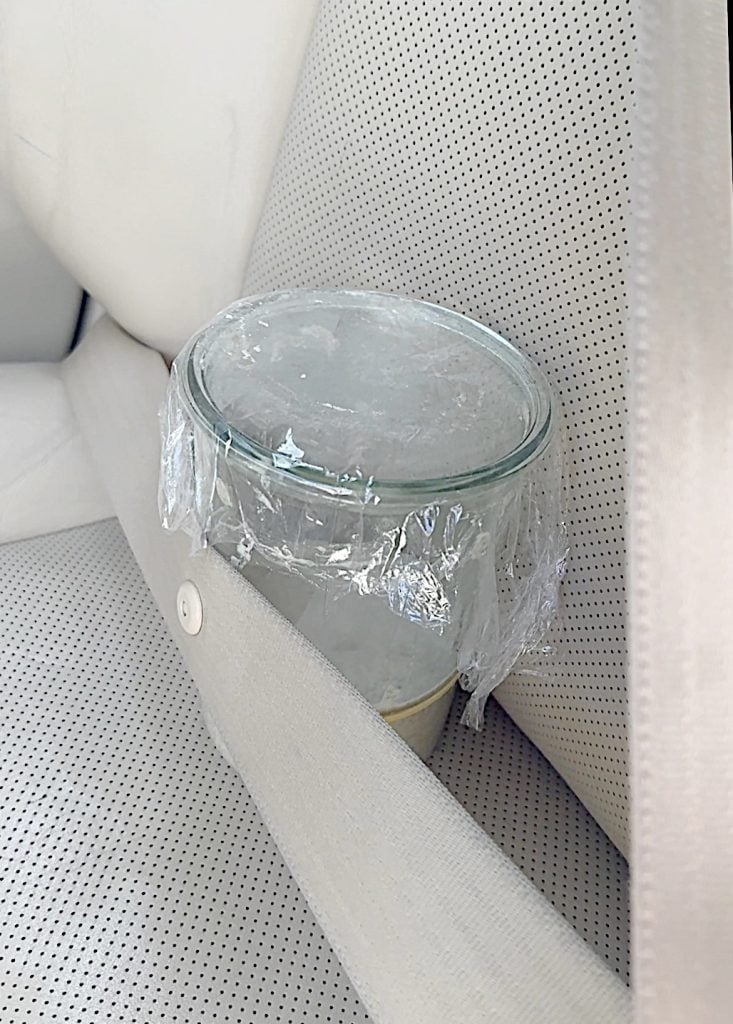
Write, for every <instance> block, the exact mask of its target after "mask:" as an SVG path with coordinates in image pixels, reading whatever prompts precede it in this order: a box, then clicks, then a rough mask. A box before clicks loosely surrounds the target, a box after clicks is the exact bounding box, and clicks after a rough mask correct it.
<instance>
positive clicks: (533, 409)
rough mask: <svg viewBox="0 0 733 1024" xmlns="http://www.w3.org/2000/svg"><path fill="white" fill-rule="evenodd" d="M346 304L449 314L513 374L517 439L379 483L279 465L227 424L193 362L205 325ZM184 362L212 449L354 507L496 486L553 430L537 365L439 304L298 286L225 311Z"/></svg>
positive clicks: (189, 394) (191, 398)
mask: <svg viewBox="0 0 733 1024" xmlns="http://www.w3.org/2000/svg"><path fill="white" fill-rule="evenodd" d="M346 298H348V299H351V300H355V301H362V302H364V303H368V302H370V301H371V302H375V301H379V302H383V301H384V299H386V298H388V299H390V300H394V301H395V302H397V303H400V304H402V303H409V304H412V305H417V306H419V307H420V308H421V309H423V310H424V311H429V310H433V311H435V312H439V313H440V314H441V315H442V316H446V314H448V315H449V317H450V319H451V322H452V323H454V324H455V326H456V329H457V330H460V329H461V328H463V333H464V335H465V337H466V338H467V339H468V340H470V341H472V342H474V343H475V344H476V345H477V347H479V348H480V347H483V348H485V349H486V350H487V351H488V352H489V354H491V355H492V356H493V357H494V358H498V359H499V360H500V361H501V362H502V364H503V366H504V368H505V369H506V370H509V371H510V372H511V373H512V374H513V376H514V378H515V380H516V381H518V382H520V383H521V384H522V386H523V390H524V392H525V394H526V395H527V397H528V399H529V412H530V416H529V421H528V425H527V429H526V431H525V432H524V436H523V438H522V439H521V441H520V442H519V443H518V444H516V445H515V446H514V447H513V448H512V449H511V450H510V451H508V452H507V453H506V454H505V455H503V456H502V457H501V458H499V459H497V460H494V461H492V462H490V463H488V464H485V465H481V466H477V467H475V468H473V469H470V470H467V471H463V472H461V473H457V474H447V475H445V476H440V477H431V478H425V479H410V480H400V479H377V478H374V477H369V478H366V477H362V476H355V475H353V474H336V473H334V472H333V471H330V470H328V469H327V468H325V467H320V466H311V465H305V464H294V465H286V466H284V465H282V464H280V462H279V461H278V460H277V458H276V455H277V453H276V452H275V451H273V449H272V448H269V447H268V446H266V445H263V444H261V443H260V442H258V441H256V440H255V439H254V438H252V437H249V436H248V435H247V434H245V433H243V432H242V431H240V430H239V429H238V428H237V427H235V426H234V425H233V424H232V423H230V422H228V421H227V419H226V418H225V417H224V415H223V414H222V412H221V411H220V410H219V408H218V407H217V404H216V402H215V401H214V400H213V398H212V397H211V394H210V392H209V389H208V388H207V386H206V380H205V377H204V375H203V374H202V373H201V372H200V364H201V360H200V358H197V357H198V356H199V355H200V349H201V346H204V345H205V343H206V340H207V330H208V328H209V327H210V326H211V324H213V323H215V322H216V321H217V320H219V319H220V318H221V317H223V316H225V315H227V314H231V313H233V312H235V311H238V310H241V309H245V308H246V309H248V310H255V309H259V308H260V307H262V306H266V305H270V304H272V303H274V302H282V301H286V300H288V299H292V300H293V301H294V302H296V303H297V302H298V301H303V300H305V299H307V300H308V302H309V303H313V302H318V301H323V302H333V301H338V300H344V299H346ZM182 357H183V362H184V372H183V373H182V381H181V382H182V385H183V388H182V390H183V394H184V397H185V400H186V404H187V405H188V407H189V411H190V413H191V414H192V415H193V417H194V419H195V420H196V422H197V423H198V424H199V426H201V427H202V428H203V429H204V430H205V431H206V433H208V434H209V436H210V437H211V438H212V440H213V441H214V443H215V444H216V445H217V446H221V447H222V448H223V450H224V455H225V457H226V459H227V460H234V462H235V463H236V464H238V465H239V466H241V467H242V468H243V469H246V470H249V471H254V472H256V473H263V472H267V475H268V477H269V478H270V479H277V480H278V482H280V483H282V484H285V485H293V486H295V487H297V488H300V489H305V490H310V491H315V492H318V493H319V494H320V495H322V496H323V497H326V498H327V497H332V498H336V499H338V500H339V501H346V502H351V501H354V502H357V503H358V504H360V505H364V504H368V503H374V504H379V503H382V502H386V503H388V504H389V503H390V502H393V501H396V502H401V501H409V500H412V499H416V498H420V499H423V500H425V499H426V498H430V497H433V496H434V497H436V498H438V497H440V496H441V495H446V494H450V493H454V492H456V493H459V492H463V491H466V490H469V489H472V488H477V487H482V486H486V485H491V484H495V483H498V482H499V481H502V480H505V479H507V478H508V477H510V476H513V475H514V474H516V473H518V472H519V471H520V470H522V469H523V468H524V467H525V466H527V465H528V464H529V463H531V462H533V461H534V460H535V459H536V458H537V457H538V456H539V455H541V454H542V452H543V451H544V450H545V449H546V448H547V445H548V444H549V442H550V440H551V438H552V435H553V432H554V425H555V424H554V420H555V415H554V402H553V397H552V392H551V390H550V386H549V383H548V381H547V379H546V377H545V375H544V374H543V373H542V371H541V370H540V369H539V367H537V366H536V365H535V364H534V363H533V362H532V361H531V360H530V359H529V358H528V357H527V356H525V355H524V353H523V352H521V351H520V350H519V349H518V348H516V347H515V346H514V345H513V344H512V343H511V342H510V341H508V340H507V339H506V338H504V337H503V336H502V335H500V334H498V333H497V332H496V331H493V330H492V329H491V328H489V327H486V326H485V325H484V324H482V323H480V322H479V321H476V320H474V319H472V318H471V317H468V316H466V315H464V314H462V313H457V312H455V311H453V310H450V309H447V308H446V307H444V306H440V305H438V304H437V303H432V302H426V301H424V300H421V299H413V298H409V297H406V296H401V295H394V294H391V293H385V292H376V291H362V290H357V289H347V290H341V289H309V288H301V289H289V290H287V291H279V292H269V293H263V294H261V295H256V296H252V297H248V298H245V299H239V300H237V301H236V302H234V303H232V304H231V305H230V306H227V307H226V308H225V309H224V310H222V311H221V313H219V314H218V315H217V316H216V317H215V318H214V320H212V321H211V323H210V324H208V325H207V326H206V327H204V328H203V329H202V330H200V331H199V332H197V334H195V335H194V337H193V338H192V339H191V341H190V342H189V344H188V345H187V347H186V349H185V350H184V352H183V353H182Z"/></svg>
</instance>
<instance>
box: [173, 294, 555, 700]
mask: <svg viewBox="0 0 733 1024" xmlns="http://www.w3.org/2000/svg"><path fill="white" fill-rule="evenodd" d="M552 435H553V406H552V399H551V393H550V390H549V387H548V385H547V382H546V381H545V379H544V377H543V375H542V374H541V373H540V371H539V370H538V369H537V367H535V366H534V365H533V364H532V363H531V362H530V361H529V360H527V359H526V358H525V357H524V356H523V355H522V354H521V353H520V352H519V351H518V350H517V349H516V348H514V347H513V346H512V345H511V344H509V343H508V342H507V341H506V340H504V339H503V338H501V337H500V336H499V335H497V334H495V333H494V332H493V331H491V330H489V329H488V328H486V327H484V326H483V325H481V324H479V323H477V322H475V321H473V320H470V319H468V318H467V317H464V316H461V315H460V314H458V313H454V312H451V311H449V310H446V309H443V308H441V307H439V306H435V305H432V304H430V303H425V302H420V301H417V300H413V299H408V298H403V297H399V296H394V295H383V294H381V293H373V292H356V291H347V292H344V291H291V292H281V293H276V294H272V295H265V296H259V297H256V298H253V299H245V300H241V301H240V302H237V303H235V304H234V305H232V306H230V307H229V308H228V309H227V310H225V311H224V312H223V313H221V314H219V316H218V317H216V318H215V319H214V320H213V321H212V322H211V323H210V324H209V325H208V326H207V327H205V328H204V329H203V330H202V331H200V332H199V333H198V334H197V335H196V336H195V337H194V338H193V339H192V340H191V342H190V343H189V345H188V346H187V348H186V349H185V350H184V352H183V353H182V354H181V356H179V358H178V360H177V361H176V364H175V365H174V371H173V375H172V382H171V389H170V395H169V401H168V405H167V408H166V410H165V412H164V445H163V463H162V474H161V514H162V519H163V522H164V524H165V525H166V526H168V527H170V528H177V527H182V528H184V529H187V530H188V531H189V532H190V533H191V534H192V536H193V538H194V543H195V545H196V546H203V545H206V544H213V545H214V546H216V547H217V549H218V550H219V551H220V552H221V553H222V554H224V555H225V556H226V557H227V558H228V559H229V560H230V561H231V562H232V563H233V564H234V565H236V566H237V568H238V569H239V570H240V571H241V572H242V573H243V574H244V575H245V576H247V577H248V578H249V579H250V581H251V582H252V583H253V584H254V585H255V586H257V588H258V589H259V590H260V591H262V592H263V593H264V594H265V596H266V597H268V598H269V599H270V601H271V602H272V603H273V604H274V605H275V606H276V607H277V608H278V609H279V610H280V611H281V612H282V613H283V614H284V615H286V616H287V617H288V618H289V619H290V620H291V621H292V622H293V623H294V624H295V625H296V626H298V628H299V629H301V630H302V632H303V633H305V635H306V636H308V637H309V639H311V641H312V642H313V643H314V644H315V645H316V646H317V647H319V648H320V649H321V651H322V652H323V653H324V654H325V655H326V657H328V658H329V660H331V661H332V662H333V663H334V664H335V665H336V666H337V667H338V668H339V669H341V671H342V672H343V673H344V674H345V675H346V677H347V678H348V679H349V680H350V681H351V682H352V683H353V684H354V685H355V686H356V688H357V689H358V690H360V692H361V693H362V694H363V695H364V696H365V697H366V699H367V700H369V701H370V702H371V703H372V704H373V705H374V706H375V707H376V708H377V709H378V710H380V711H381V712H383V713H385V714H392V713H394V712H396V711H401V710H403V709H405V708H408V707H410V706H413V705H415V704H416V703H419V702H420V701H422V700H425V699H426V698H428V697H430V695H431V694H434V693H435V692H437V691H438V690H440V689H441V687H444V684H445V683H446V680H448V679H450V678H451V677H452V676H453V675H454V673H455V672H456V671H457V670H461V671H464V672H469V673H470V672H473V673H474V676H476V678H478V675H482V677H483V678H486V677H487V673H489V674H490V673H491V671H495V672H496V671H499V672H502V671H503V672H504V674H505V669H504V662H506V660H507V657H513V658H516V655H517V653H518V650H519V648H520V647H521V646H522V644H523V643H524V640H523V639H522V637H519V635H518V633H517V630H518V628H519V625H518V623H519V620H517V607H516V594H513V593H512V591H513V590H516V589H517V586H519V589H520V590H521V591H522V593H523V594H524V597H525V598H526V593H525V592H527V591H531V590H532V589H533V584H534V582H535V576H536V575H541V574H542V571H544V572H545V576H546V575H547V571H546V570H547V569H548V567H547V565H545V564H544V563H546V562H547V558H548V556H549V557H550V558H551V557H552V555H553V552H554V551H555V549H556V547H557V545H556V544H554V546H553V543H554V540H555V537H556V534H557V522H556V521H557V518H558V517H557V515H556V514H555V512H556V505H557V500H558V495H559V474H558V473H557V472H556V465H555V462H554V461H553V462H552V464H549V463H548V460H547V458H546V457H545V453H546V452H547V451H548V446H549V444H550V441H551V439H552ZM538 467H539V472H538ZM548 496H550V497H551V499H552V500H551V501H548ZM551 520H553V522H551ZM527 540H529V541H530V543H529V544H528V545H527V544H524V549H526V550H523V547H522V542H523V541H527ZM545 541H553V543H550V544H549V547H548V548H547V550H545V547H547V545H545ZM543 545H544V546H543ZM538 547H539V549H540V551H539V554H540V555H541V557H540V558H538V557H537V554H538ZM535 562H537V565H535V564H534V563H535ZM540 562H542V563H543V565H542V566H541V565H540V564H539V563H540ZM552 572H553V577H554V584H553V585H556V583H557V578H556V577H557V566H555V567H554V568H553V570H552ZM518 581H521V582H520V583H518ZM540 582H542V584H543V586H545V584H546V582H547V581H546V580H544V577H543V581H540ZM535 589H536V588H535ZM546 589H547V587H546V586H545V590H546ZM546 596H547V595H546V594H544V596H543V601H544V597H546ZM531 603H532V602H531V601H530V604H531ZM545 603H546V602H545ZM525 604H526V600H525ZM530 611H531V609H530ZM526 617H527V616H526V615H525V616H524V618H526ZM519 619H522V616H520V617H519ZM513 620H516V622H513ZM522 622H523V620H522ZM515 625H516V626H517V628H516V629H515V628H514V626H515ZM521 628H522V630H523V635H524V634H527V635H528V634H529V632H531V629H530V628H529V626H525V625H522V626H521ZM507 629H508V630H509V632H510V633H511V632H512V630H513V629H514V632H515V633H517V635H516V636H515V638H514V640H515V642H514V646H513V648H512V650H510V651H508V653H507V652H503V653H501V656H500V648H503V647H506V646H507V644H506V641H505V639H503V636H504V634H506V633H507ZM510 646H511V645H510ZM514 648H517V650H514ZM508 667H509V666H507V669H508Z"/></svg>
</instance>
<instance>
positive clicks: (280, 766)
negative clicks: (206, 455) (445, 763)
mask: <svg viewBox="0 0 733 1024" xmlns="http://www.w3.org/2000/svg"><path fill="white" fill-rule="evenodd" d="M67 379H68V382H69V389H70V393H71V395H72V398H73V402H74V406H75V409H76V411H77V414H78V416H79V419H80V422H81V423H82V426H83V429H84V432H85V435H86V436H87V437H88V439H89V442H90V445H91V447H92V449H93V453H94V456H95V457H96V459H97V463H98V465H99V468H100V471H101V472H102V473H103V474H104V476H105V480H106V482H107V484H108V486H109V488H110V493H111V494H112V497H113V502H114V505H115V510H116V512H117V514H118V515H119V517H120V519H121V521H122V524H123V527H124V529H125V532H126V533H127V536H128V539H129V541H130V544H131V546H132V548H133V551H134V552H135V554H136V556H137V558H138V560H139V562H140V564H141V567H142V569H143V572H144V574H145V576H146V578H147V580H148V583H149V585H150V586H151V589H152V591H153V593H154V595H155V596H156V598H157V600H158V602H159V604H160V606H161V608H162V610H163V613H164V614H165V616H166V618H167V620H168V622H169V625H170V626H171V628H172V630H173V632H174V635H175V636H176V639H177V641H178V643H179V645H180V646H181V648H182V650H183V651H184V654H185V656H186V659H187V661H188V664H189V666H190V668H191V670H192V672H193V675H194V678H195V679H196V682H197V685H198V686H199V688H200V691H201V694H202V697H203V700H204V702H205V705H206V707H207V710H208V712H209V713H210V714H211V716H212V717H213V719H214V721H215V723H216V724H217V726H218V728H219V730H220V732H221V734H222V737H223V739H224V741H225V743H226V745H227V747H228V749H229V751H230V752H231V754H232V757H233V759H234V761H235V763H236V766H237V768H238V769H239V771H240V773H241V775H242V777H243V779H244V780H245V782H246V784H247V787H248V789H249V790H250V792H251V793H252V796H253V797H254V799H255V801H256V803H257V805H258V808H259V810H260V812H261V813H262V815H263V817H264V818H265V820H266V822H267V824H268V827H269V828H270V830H271V832H272V834H273V836H274V838H275V839H276V841H277V843H278V845H279V847H280V849H281V850H282V852H283V854H284V856H285V858H286V860H287V862H288V865H289V867H290V869H291V870H292V872H293V875H294V877H295V878H296V880H297V881H298V884H299V885H300V887H301V889H302V890H303V892H304V893H305V895H306V897H307V898H308V901H309V903H310V904H311V906H312V908H313V910H314V912H315V914H316V916H317V918H318V920H319V923H320V924H321V927H322V928H323V930H324V932H325V933H326V935H327V937H328V938H329V940H330V942H331V943H332V945H333V948H334V950H335V951H336V953H337V955H338V957H339V959H340V960H341V961H342V963H343V964H344V967H345V968H346V970H347V972H348V973H349V975H350V977H351V979H352V981H353V983H354V985H355V987H356V988H357V990H358V992H359V995H360V996H361V998H362V1000H363V1001H364V1003H365V1005H366V1007H367V1009H368V1010H369V1012H370V1014H371V1015H372V1018H373V1019H374V1021H375V1022H377V1024H379V1022H385V1024H386V1022H389V1024H413V1022H414V1024H446V1022H448V1021H451V1022H452V1021H461V1022H462V1024H486V1022H487V1021H497V1022H499V1021H501V1022H502V1024H507V1022H511V1024H524V1022H526V1024H540V1022H541V1024H552V1022H557V1024H561V1022H562V1024H572V1022H577V1024H587V1022H588V1021H589V1020H593V1021H594V1022H597V1024H602V1022H611V1021H613V1022H620V1021H628V1020H629V1015H630V1008H629V995H628V991H627V990H626V988H625V987H624V986H623V985H622V984H621V983H620V982H619V981H618V979H617V978H616V977H615V976H613V975H612V974H611V972H610V971H608V970H607V969H606V968H605V967H604V966H603V965H602V964H601V962H600V961H599V960H598V959H597V958H596V957H595V956H594V955H593V954H592V953H591V951H590V950H589V949H588V947H587V946H586V945H585V944H584V942H583V941H582V939H580V937H579V936H578V935H577V934H576V933H575V932H574V931H573V929H572V928H571V927H570V926H569V925H567V923H566V922H565V921H563V920H562V919H561V918H560V916H559V915H558V914H557V913H556V912H555V911H554V910H553V909H552V908H551V907H550V905H549V904H548V903H547V902H546V901H545V899H544V898H543V897H542V896H541V895H540V893H539V892H538V891H537V890H536V889H535V888H534V887H533V886H532V885H531V884H530V883H529V882H528V881H527V879H526V878H525V877H524V876H523V875H522V874H521V872H520V871H519V870H518V869H517V868H515V867H514V865H512V864H511V862H510V861H509V860H508V859H507V858H506V857H505V856H504V855H503V854H502V853H501V852H500V850H499V849H498V847H497V846H496V845H495V844H494V843H493V842H492V841H491V840H490V839H489V838H488V836H487V835H486V834H485V833H484V832H483V831H482V830H481V829H480V828H479V827H478V826H477V825H476V824H475V823H474V822H473V821H472V819H471V818H469V817H468V815H467V814H466V813H465V812H464V811H463V810H462V809H461V807H460V806H459V805H458V803H457V802H456V801H455V800H454V799H453V798H452V797H451V796H450V795H449V794H448V792H447V790H445V788H444V787H443V786H442V785H441V784H440V782H438V780H437V779H436V778H435V776H433V774H432V773H431V772H430V771H429V770H428V769H427V768H426V767H425V766H424V765H422V764H421V762H420V761H419V760H418V759H417V758H416V757H415V756H414V755H413V754H412V753H411V752H410V751H409V750H408V748H407V747H405V745H404V744H402V743H401V741H400V740H399V739H398V738H397V737H396V735H395V734H394V732H393V731H392V730H391V729H390V728H389V727H388V726H386V725H385V724H384V723H383V722H382V721H381V719H380V718H379V716H378V715H376V714H375V713H374V712H373V711H372V710H371V708H369V707H368V706H367V705H366V704H365V703H364V702H363V701H362V700H361V698H360V697H359V696H358V695H357V694H356V692H355V691H354V690H353V689H352V688H351V687H350V686H349V685H348V684H347V683H346V682H345V680H344V679H343V678H341V677H340V676H339V675H338V673H337V672H336V671H335V670H334V669H333V668H332V667H331V666H330V665H329V664H328V663H327V662H325V661H324V660H323V658H322V657H321V656H320V655H319V654H318V652H316V651H315V650H314V649H313V648H312V647H311V646H310V645H309V644H308V643H307V641H305V639H304V638H303V637H302V636H300V634H298V633H297V632H296V631H295V630H294V629H293V627H292V626H290V624H289V623H288V622H287V621H286V620H285V619H283V618H282V617H281V616H280V615H278V614H277V613H276V612H275V611H274V609H273V608H272V607H271V606H270V605H268V603H267V602H266V601H265V600H264V598H262V597H261V596H260V595H259V594H258V593H257V592H256V591H255V590H254V589H253V588H252V587H250V586H249V585H248V584H247V583H246V581H244V580H243V579H242V578H241V577H240V576H239V575H237V574H236V573H234V572H233V571H231V570H230V569H229V567H228V566H227V565H226V564H225V563H224V562H223V561H222V560H221V559H220V558H219V557H218V556H216V555H215V554H212V553H211V552H206V553H204V554H203V555H202V556H197V557H196V558H191V557H190V556H189V554H188V542H187V539H186V538H183V537H179V536H170V535H166V534H165V533H164V532H163V531H162V529H161V528H160V526H159V523H158V516H157V507H156V484H157V472H158V453H159V440H158V425H157V416H156V414H157V409H158V406H159V404H160V402H161V400H162V398H163V393H164V389H165V384H166V371H165V367H164V365H163V362H162V360H160V358H159V357H158V356H157V355H156V354H155V353H153V352H151V351H149V350H146V349H145V348H143V347H142V346H140V345H137V344H136V343H134V342H133V341H131V340H130V339H129V338H127V337H126V336H125V335H124V334H123V333H122V332H121V331H119V330H118V329H116V328H115V327H114V325H113V324H112V323H111V322H110V321H109V320H108V319H106V318H105V319H104V320H102V321H100V322H99V323H98V324H97V325H95V327H94V328H93V329H92V331H91V332H90V335H88V336H87V338H86V339H85V341H84V343H83V344H82V346H81V348H80V350H79V351H78V352H77V353H75V355H74V356H73V357H72V359H71V360H70V361H69V364H68V367H67ZM185 578H189V579H192V580H193V581H194V582H195V583H196V585H197V586H198V588H199V591H200V592H201V594H202V596H203V600H204V626H203V630H202V632H201V633H200V634H199V635H198V636H197V637H188V636H186V635H185V634H184V633H183V632H182V630H181V629H180V628H179V627H178V626H177V625H176V619H175V612H174V600H175V594H176V589H177V586H178V584H179V583H180V581H181V580H182V579H185ZM486 784H487V785H490V780H486Z"/></svg>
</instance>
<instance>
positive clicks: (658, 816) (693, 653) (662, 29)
mask: <svg viewBox="0 0 733 1024" xmlns="http://www.w3.org/2000/svg"><path fill="white" fill-rule="evenodd" d="M639 7H640V17H641V27H642V32H641V39H640V47H641V52H640V61H641V63H640V77H639V88H638V93H637V95H638V104H639V105H638V121H637V131H636V140H637V141H636V155H637V168H636V185H635V201H636V208H635V210H634V224H635V229H636V234H635V238H634V240H633V245H632V257H631V278H632V286H633V287H632V294H631V297H630V298H631V303H630V304H631V310H632V316H631V324H630V336H631V348H632V359H633V364H632V365H633V371H632V388H633V390H632V421H633V435H632V444H633V447H632V452H633V456H632V467H631V501H630V526H631V564H630V570H629V573H628V579H629V581H630V589H631V623H632V626H631V707H632V714H631V722H632V743H631V753H632V797H633V799H632V816H633V817H632V821H633V844H632V878H633V892H634V902H633V917H632V920H633V982H634V988H635V1002H636V1015H635V1020H636V1022H637V1024H678V1022H679V1024H690V1022H691V1021H694V1022H695V1024H718V1022H720V1024H723V1022H728V1021H730V1020H731V1018H732V1016H733V258H732V247H731V159H730V121H729V102H728V67H727V37H726V12H725V5H724V4H723V2H722V0H702V2H697V3H691V2H690V0H644V2H643V3H642V4H640V5H639Z"/></svg>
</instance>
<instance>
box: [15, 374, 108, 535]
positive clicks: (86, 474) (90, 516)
mask: <svg viewBox="0 0 733 1024" xmlns="http://www.w3.org/2000/svg"><path fill="white" fill-rule="evenodd" d="M113 514H114V513H113V510H112V505H111V503H110V500H109V498H108V497H107V494H106V493H105V491H104V489H103V487H102V486H101V484H100V483H99V479H98V477H97V474H96V471H95V470H94V468H93V466H92V464H91V462H90V460H89V454H88V452H87V448H86V444H85V442H84V440H83V438H82V436H81V434H80V433H79V428H78V426H77V423H76V420H75V419H74V414H73V412H72V410H71V405H70V404H69V399H68V396H67V394H66V388H65V387H64V382H63V380H62V377H61V368H60V366H59V365H57V364H47V363H30V364H25V363H7V364H4V365H0V543H4V542H5V541H12V540H22V539H23V538H26V537H36V536H39V535H40V534H43V533H52V532H53V531H55V530H65V529H68V528H69V527H71V526H82V525H83V524H84V523H92V522H95V521H96V520H99V519H106V518H107V517H108V516H111V515H113Z"/></svg>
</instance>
